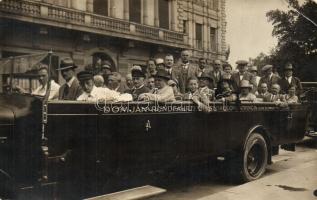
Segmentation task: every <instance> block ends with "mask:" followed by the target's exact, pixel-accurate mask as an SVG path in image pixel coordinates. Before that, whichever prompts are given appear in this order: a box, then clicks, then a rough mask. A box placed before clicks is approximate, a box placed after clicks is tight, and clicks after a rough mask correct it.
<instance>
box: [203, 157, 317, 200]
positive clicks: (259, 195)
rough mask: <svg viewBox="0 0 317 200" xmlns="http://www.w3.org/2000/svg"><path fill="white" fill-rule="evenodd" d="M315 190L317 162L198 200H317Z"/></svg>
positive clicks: (316, 187) (316, 186)
mask: <svg viewBox="0 0 317 200" xmlns="http://www.w3.org/2000/svg"><path fill="white" fill-rule="evenodd" d="M315 190H317V160H314V161H310V162H307V163H304V164H301V165H299V166H297V167H294V168H291V169H288V170H285V171H283V172H280V173H276V174H272V175H269V176H266V177H264V178H261V179H259V180H256V181H253V182H249V183H246V184H243V185H240V186H237V187H234V188H231V189H228V190H225V191H222V192H219V193H215V194H213V195H210V196H206V197H203V198H200V199H198V200H282V199H283V200H284V199H286V200H299V199H300V200H317V196H314V191H315ZM316 193H317V191H316ZM316 195H317V194H316Z"/></svg>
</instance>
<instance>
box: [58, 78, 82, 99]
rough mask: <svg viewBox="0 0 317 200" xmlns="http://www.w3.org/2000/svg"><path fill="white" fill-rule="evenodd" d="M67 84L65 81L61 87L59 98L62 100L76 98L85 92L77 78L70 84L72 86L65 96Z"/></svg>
mask: <svg viewBox="0 0 317 200" xmlns="http://www.w3.org/2000/svg"><path fill="white" fill-rule="evenodd" d="M66 86H67V84H66V83H65V84H63V85H62V86H61V87H60V88H59V92H58V93H59V96H58V99H60V100H76V99H77V97H79V96H80V95H81V94H82V93H83V90H82V88H81V86H80V85H79V81H78V79H77V78H75V79H74V81H73V82H72V85H71V86H70V88H69V90H68V94H67V95H66V96H63V94H64V90H65V87H66Z"/></svg>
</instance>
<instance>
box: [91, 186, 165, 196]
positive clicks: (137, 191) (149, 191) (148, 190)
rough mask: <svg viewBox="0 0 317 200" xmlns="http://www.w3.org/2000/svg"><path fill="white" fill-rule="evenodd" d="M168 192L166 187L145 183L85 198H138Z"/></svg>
mask: <svg viewBox="0 0 317 200" xmlns="http://www.w3.org/2000/svg"><path fill="white" fill-rule="evenodd" d="M164 192H166V190H165V189H162V188H159V187H154V186H151V185H145V186H142V187H137V188H132V189H128V190H123V191H120V192H115V193H110V194H105V195H101V196H96V197H91V198H88V199H85V200H119V199H120V200H136V199H144V198H148V197H151V196H155V195H159V194H162V193H164Z"/></svg>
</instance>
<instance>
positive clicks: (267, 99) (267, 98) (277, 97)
mask: <svg viewBox="0 0 317 200" xmlns="http://www.w3.org/2000/svg"><path fill="white" fill-rule="evenodd" d="M263 101H264V102H276V101H281V102H284V101H285V97H284V95H282V94H277V95H275V97H274V98H273V94H271V93H270V94H269V95H266V96H265V97H264V98H263Z"/></svg>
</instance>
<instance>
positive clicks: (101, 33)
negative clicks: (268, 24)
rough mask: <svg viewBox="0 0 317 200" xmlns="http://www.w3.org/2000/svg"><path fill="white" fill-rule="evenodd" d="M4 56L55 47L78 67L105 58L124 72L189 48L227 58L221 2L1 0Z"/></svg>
mask: <svg viewBox="0 0 317 200" xmlns="http://www.w3.org/2000/svg"><path fill="white" fill-rule="evenodd" d="M0 15H1V19H0V20H1V21H0V23H1V29H0V30H1V31H0V34H1V39H0V56H1V57H2V58H5V57H9V56H15V55H21V54H30V53H38V52H45V51H49V50H53V52H54V55H55V57H54V59H53V60H55V61H56V62H54V63H55V64H54V65H55V66H54V67H55V68H56V67H57V65H58V60H59V58H62V57H72V58H73V59H74V60H75V63H76V64H77V65H78V66H80V67H82V68H83V67H85V66H87V65H95V64H96V62H98V60H99V59H101V60H108V61H109V62H111V63H112V65H113V66H112V67H113V69H114V70H117V71H120V72H122V73H127V71H128V70H129V68H130V67H131V66H133V65H141V66H145V65H146V61H147V60H148V59H150V58H157V57H163V56H164V55H165V54H166V53H171V54H173V55H174V56H175V57H176V59H177V58H178V57H179V54H180V51H181V50H183V49H189V50H190V51H191V52H192V59H193V61H194V62H195V61H197V60H198V58H200V57H205V58H207V59H208V61H209V62H211V61H212V60H214V59H216V58H218V59H222V60H224V59H225V48H226V44H225V33H226V21H225V0H2V1H1V2H0Z"/></svg>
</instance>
